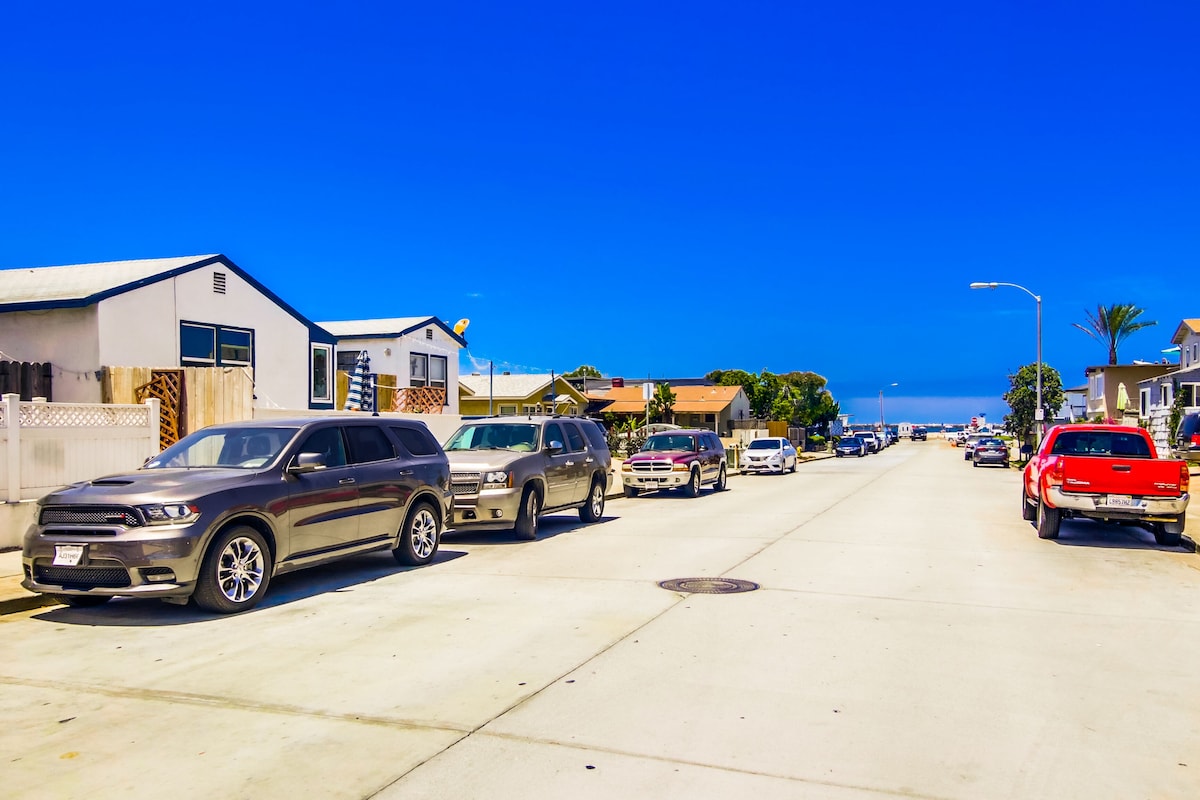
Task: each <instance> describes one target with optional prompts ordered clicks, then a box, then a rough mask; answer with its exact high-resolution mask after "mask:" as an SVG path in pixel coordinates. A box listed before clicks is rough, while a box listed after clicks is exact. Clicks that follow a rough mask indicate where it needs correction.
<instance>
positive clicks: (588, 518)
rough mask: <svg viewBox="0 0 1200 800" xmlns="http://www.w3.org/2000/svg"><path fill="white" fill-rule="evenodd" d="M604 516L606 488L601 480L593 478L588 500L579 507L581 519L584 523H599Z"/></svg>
mask: <svg viewBox="0 0 1200 800" xmlns="http://www.w3.org/2000/svg"><path fill="white" fill-rule="evenodd" d="M603 516H604V486H603V485H601V482H600V479H599V478H592V486H591V488H590V489H588V496H587V500H585V501H584V503H583V505H581V506H580V507H579V519H581V520H582V521H584V522H599V521H600V518H601V517H603Z"/></svg>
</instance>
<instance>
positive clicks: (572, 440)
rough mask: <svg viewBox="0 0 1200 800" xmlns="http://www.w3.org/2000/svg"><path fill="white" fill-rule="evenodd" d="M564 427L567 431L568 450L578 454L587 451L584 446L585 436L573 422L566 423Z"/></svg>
mask: <svg viewBox="0 0 1200 800" xmlns="http://www.w3.org/2000/svg"><path fill="white" fill-rule="evenodd" d="M563 427H564V428H566V429H567V449H568V450H570V451H571V452H572V453H577V452H579V451H580V450H584V449H586V448H585V446H584V444H583V434H582V433H580V432H579V428H578V427H577V426H576V425H575V424H574V423H571V422H564V423H563Z"/></svg>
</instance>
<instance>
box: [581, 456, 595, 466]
mask: <svg viewBox="0 0 1200 800" xmlns="http://www.w3.org/2000/svg"><path fill="white" fill-rule="evenodd" d="M583 463H585V464H595V463H596V459H594V458H592V457H591V456H588V457H587V458H585V459H584V461H583Z"/></svg>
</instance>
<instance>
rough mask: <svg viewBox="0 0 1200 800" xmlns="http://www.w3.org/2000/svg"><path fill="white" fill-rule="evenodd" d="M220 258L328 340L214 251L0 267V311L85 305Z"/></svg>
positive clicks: (319, 339)
mask: <svg viewBox="0 0 1200 800" xmlns="http://www.w3.org/2000/svg"><path fill="white" fill-rule="evenodd" d="M214 264H220V265H221V266H222V267H225V268H227V269H228V270H229V271H230V272H233V273H234V274H236V275H238V276H239V277H240V278H241V279H242V280H244V281H246V283H248V284H250V285H251V286H253V287H254V288H255V289H256V290H257V291H258V292H260V293H261V294H262V295H263V296H264V297H267V298H269V299H270V300H271V302H273V303H275V304H276V305H277V306H279V307H280V308H282V309H283V310H284V311H285V312H287V313H288V314H289V315H291V316H292V317H293V318H295V319H296V320H297V321H298V322H300V323H301V324H302V325H304V326H305V327H306V328H308V331H309V336H310V337H311V339H312V340H313V341H317V342H328V343H330V344H332V343H333V341H334V337H332V336H331V335H330V334H329V332H328V331H326V330H324V329H323V328H320V327H318V326H317V325H316V324H315V323H313V322H312V321H311V320H310V319H308V318H307V317H305V316H304V315H303V314H301V313H300V312H299V311H297V310H296V309H294V308H292V307H291V306H290V305H288V304H287V303H285V302H284V301H283V300H282V299H280V298H279V296H278V295H276V294H275V293H274V292H272V291H271V290H270V289H268V288H267V287H266V286H264V285H262V284H261V283H259V282H258V281H257V280H255V279H254V278H253V277H251V276H250V274H249V273H248V272H246V271H245V270H244V269H242V268H241V267H239V266H238V265H237V264H234V263H233V262H232V261H231V260H230V259H229V258H227V257H226V256H224V255H222V254H220V253H215V254H212V255H204V256H180V257H177V258H144V259H138V260H136V261H102V262H98V263H95V264H67V265H64V266H58V267H22V268H19V269H5V270H0V313H5V312H10V311H47V310H52V309H56V308H86V307H88V306H91V305H95V304H97V303H99V302H100V301H101V300H105V299H107V298H109V297H115V296H117V295H120V294H125V293H126V292H131V291H133V290H135V289H140V288H142V287H143V286H149V285H151V284H154V283H158V282H159V281H165V280H169V279H171V278H175V277H177V276H179V275H183V274H185V273H188V272H191V271H192V270H197V269H201V268H203V267H208V266H212V265H214Z"/></svg>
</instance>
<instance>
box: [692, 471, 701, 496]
mask: <svg viewBox="0 0 1200 800" xmlns="http://www.w3.org/2000/svg"><path fill="white" fill-rule="evenodd" d="M692 491H693V492H698V491H700V473H699V472H693V473H692Z"/></svg>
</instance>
